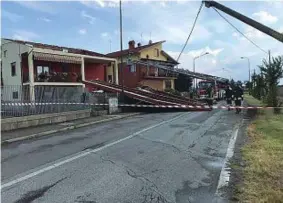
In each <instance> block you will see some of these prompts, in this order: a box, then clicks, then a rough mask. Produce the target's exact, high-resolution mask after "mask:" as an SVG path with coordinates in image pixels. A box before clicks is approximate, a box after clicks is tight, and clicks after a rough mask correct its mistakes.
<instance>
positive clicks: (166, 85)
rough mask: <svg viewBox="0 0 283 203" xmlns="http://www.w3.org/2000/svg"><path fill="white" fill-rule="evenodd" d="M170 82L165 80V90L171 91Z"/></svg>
mask: <svg viewBox="0 0 283 203" xmlns="http://www.w3.org/2000/svg"><path fill="white" fill-rule="evenodd" d="M171 88H172V86H171V80H165V89H171Z"/></svg>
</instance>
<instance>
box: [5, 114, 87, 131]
mask: <svg viewBox="0 0 283 203" xmlns="http://www.w3.org/2000/svg"><path fill="white" fill-rule="evenodd" d="M90 114H91V110H90V109H87V110H79V111H69V112H61V113H52V114H40V115H32V116H22V117H14V118H6V119H1V131H9V130H15V129H18V128H27V127H31V126H38V125H43V124H52V123H61V122H65V121H70V120H75V119H80V118H87V117H90Z"/></svg>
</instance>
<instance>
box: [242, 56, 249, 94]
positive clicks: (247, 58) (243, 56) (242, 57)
mask: <svg viewBox="0 0 283 203" xmlns="http://www.w3.org/2000/svg"><path fill="white" fill-rule="evenodd" d="M241 59H247V60H248V66H249V84H250V85H251V63H250V59H249V58H248V57H244V56H242V57H241ZM250 85H249V94H251V87H250Z"/></svg>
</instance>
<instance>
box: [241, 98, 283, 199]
mask: <svg viewBox="0 0 283 203" xmlns="http://www.w3.org/2000/svg"><path fill="white" fill-rule="evenodd" d="M247 96H248V97H247ZM247 96H245V98H248V99H247V100H246V101H247V102H248V103H249V102H250V103H249V104H251V105H255V104H257V105H258V104H259V103H261V102H260V101H256V99H254V98H251V97H250V96H249V95H247ZM247 134H248V142H247V143H246V144H245V145H244V147H243V148H242V149H241V154H242V159H243V161H244V163H245V164H244V165H245V166H244V167H243V169H242V176H243V177H242V182H241V183H239V185H238V186H237V190H238V192H239V193H237V194H236V196H237V199H238V200H239V201H240V202H256V203H258V202H274V203H275V202H283V114H279V115H274V114H270V113H267V112H262V113H261V114H260V115H258V116H257V118H256V120H254V121H253V122H252V123H251V124H250V125H249V127H248V130H247Z"/></svg>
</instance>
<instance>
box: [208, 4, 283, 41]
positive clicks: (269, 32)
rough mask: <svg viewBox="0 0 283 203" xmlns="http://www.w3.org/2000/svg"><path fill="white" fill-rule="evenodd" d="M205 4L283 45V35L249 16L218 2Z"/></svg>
mask: <svg viewBox="0 0 283 203" xmlns="http://www.w3.org/2000/svg"><path fill="white" fill-rule="evenodd" d="M203 2H204V3H205V6H206V7H207V8H210V7H214V8H217V9H218V10H221V11H223V12H224V13H226V14H228V15H230V16H232V17H234V18H236V19H238V20H240V21H242V22H244V23H246V24H248V25H250V26H252V27H254V28H255V29H257V30H259V31H261V32H263V33H265V34H267V35H269V36H270V37H272V38H274V39H277V40H278V41H280V42H282V43H283V34H281V33H279V32H277V31H275V30H273V29H271V28H269V27H267V26H265V25H263V24H261V23H259V22H257V21H255V20H253V19H251V18H249V17H247V16H244V15H242V14H241V13H238V12H237V11H234V10H232V9H230V8H228V7H226V6H224V5H222V4H220V3H218V2H215V1H212V0H211V1H203Z"/></svg>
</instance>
